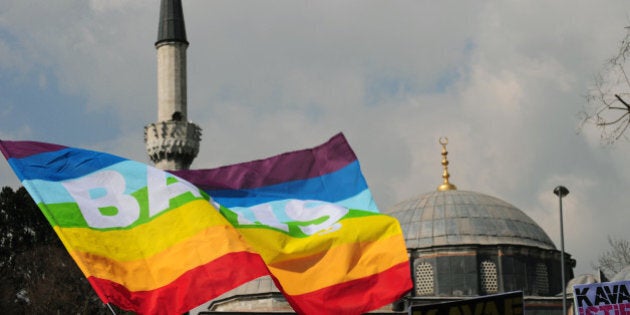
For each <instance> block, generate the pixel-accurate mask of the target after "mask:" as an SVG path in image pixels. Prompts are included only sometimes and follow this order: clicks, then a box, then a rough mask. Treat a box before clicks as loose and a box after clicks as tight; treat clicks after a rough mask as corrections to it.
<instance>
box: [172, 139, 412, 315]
mask: <svg viewBox="0 0 630 315" xmlns="http://www.w3.org/2000/svg"><path fill="white" fill-rule="evenodd" d="M174 174H176V175H177V176H179V177H181V178H184V179H186V180H188V181H190V182H191V183H193V184H194V185H196V186H197V187H200V188H201V189H203V190H204V191H205V192H206V193H207V194H209V195H211V196H212V198H213V200H214V201H216V202H217V203H218V204H220V210H221V212H222V213H223V214H224V216H225V217H226V218H227V219H228V220H229V221H230V223H232V225H233V226H234V227H236V229H237V231H238V232H239V233H241V235H243V236H244V238H245V239H246V240H247V242H248V243H249V244H250V245H251V246H252V248H254V249H255V250H256V251H257V252H258V253H260V254H261V256H262V257H263V259H264V260H265V262H266V263H267V266H268V268H269V270H270V272H271V275H272V277H273V278H274V281H275V283H276V285H277V286H278V288H279V289H280V290H281V291H282V293H283V294H284V295H285V297H286V298H287V301H288V302H289V303H290V304H291V306H292V307H293V309H294V310H295V311H296V312H298V313H302V314H361V313H365V312H368V311H370V310H373V309H377V308H379V307H382V306H384V305H386V304H388V303H392V302H394V301H396V300H397V299H399V298H400V297H401V296H402V295H403V294H405V293H406V292H407V291H409V290H410V289H411V288H412V282H411V273H410V266H409V259H408V256H407V251H406V248H405V243H404V238H403V235H402V231H401V229H400V225H399V223H398V221H397V220H396V219H394V218H392V217H390V216H387V215H384V214H381V213H379V211H378V209H377V207H376V204H375V203H374V200H373V198H372V195H371V193H370V190H369V189H368V186H367V183H366V181H365V179H364V177H363V175H362V173H361V170H360V167H359V162H358V160H357V158H356V155H355V154H354V152H353V151H352V149H351V148H350V146H349V144H348V143H347V141H346V139H345V137H344V136H343V134H338V135H336V136H334V137H333V138H331V139H330V140H329V141H328V142H326V143H324V144H322V145H320V146H318V147H315V148H312V149H306V150H300V151H294V152H289V153H285V154H281V155H278V156H274V157H271V158H268V159H263V160H257V161H252V162H248V163H241V164H235V165H230V166H224V167H220V168H217V169H210V170H183V171H176V172H174Z"/></svg>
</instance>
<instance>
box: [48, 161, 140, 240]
mask: <svg viewBox="0 0 630 315" xmlns="http://www.w3.org/2000/svg"><path fill="white" fill-rule="evenodd" d="M61 184H62V185H63V187H64V188H66V190H68V193H70V195H71V196H72V197H73V198H74V200H75V201H76V202H77V205H78V206H79V209H80V210H81V213H82V214H83V217H84V218H85V221H86V222H87V224H88V225H89V226H91V227H95V228H113V227H125V226H128V225H130V224H132V223H133V222H135V221H136V220H137V219H138V218H139V217H140V206H139V205H138V202H137V201H136V199H135V198H133V197H132V196H130V195H125V193H124V192H125V178H124V177H123V176H122V175H121V174H120V173H118V172H115V171H101V172H96V173H93V174H89V175H86V176H83V177H81V178H77V179H74V180H69V181H66V182H63V183H61ZM109 207H113V208H115V209H116V211H115V213H113V214H111V215H109V214H104V213H103V212H102V211H101V209H102V208H109Z"/></svg>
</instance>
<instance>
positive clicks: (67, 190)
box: [0, 141, 268, 314]
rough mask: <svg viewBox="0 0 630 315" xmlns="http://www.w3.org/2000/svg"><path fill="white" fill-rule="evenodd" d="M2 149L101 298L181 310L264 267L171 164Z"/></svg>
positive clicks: (160, 310)
mask: <svg viewBox="0 0 630 315" xmlns="http://www.w3.org/2000/svg"><path fill="white" fill-rule="evenodd" d="M0 150H2V153H3V154H4V156H5V157H6V159H7V160H8V162H9V164H10V165H11V167H12V168H13V170H14V171H15V173H16V174H17V176H18V178H19V179H20V181H21V182H22V185H24V187H25V188H26V189H27V190H28V192H29V193H30V195H31V197H32V198H33V199H34V200H35V202H36V203H37V205H38V206H39V208H40V209H41V210H42V212H43V213H44V215H45V216H46V218H47V219H48V221H49V222H50V224H51V225H52V227H53V229H54V230H55V232H56V233H57V235H58V236H59V238H60V239H61V241H62V242H63V244H64V245H65V247H66V249H67V250H68V252H69V253H70V255H71V256H72V258H74V260H75V261H76V263H77V264H78V265H79V268H80V269H81V270H82V271H83V273H84V274H85V276H86V277H87V279H88V281H89V282H90V284H91V285H92V287H93V288H94V290H95V291H96V293H97V294H98V296H99V297H100V298H101V300H102V301H103V302H104V303H112V304H114V305H117V306H119V307H120V308H123V309H127V310H132V311H135V312H137V313H144V314H181V313H184V312H186V311H188V310H189V309H191V308H193V307H195V306H197V305H199V304H202V303H203V302H206V301H208V300H210V299H213V298H215V297H217V296H219V295H220V294H222V293H224V292H226V291H228V290H231V289H233V288H235V287H237V286H239V285H240V284H243V283H245V282H247V281H250V280H252V279H255V278H258V277H260V276H263V275H266V274H268V270H267V268H266V266H265V264H264V262H263V261H262V260H261V259H260V256H259V255H258V254H257V253H255V252H253V251H252V250H251V249H250V247H249V246H248V245H247V244H246V242H245V241H244V240H243V239H242V237H241V236H240V235H239V234H238V233H237V232H236V230H235V229H234V228H233V227H232V226H231V224H230V223H229V222H228V221H227V220H226V219H225V218H224V217H223V216H222V215H221V214H220V213H219V212H218V211H217V209H216V208H215V207H214V206H213V205H212V203H211V202H209V201H211V200H210V199H209V197H208V195H206V194H205V193H204V192H203V191H200V190H199V189H198V188H196V187H195V186H193V185H191V184H190V183H188V182H186V181H184V180H182V179H180V178H178V177H176V176H173V175H172V174H169V173H166V172H164V171H161V170H158V169H156V168H153V167H150V166H147V165H144V164H142V163H138V162H134V161H130V160H127V159H124V158H121V157H117V156H113V155H109V154H105V153H100V152H94V151H88V150H82V149H75V148H68V147H64V146H59V145H54V144H47V143H40V142H27V141H23V142H21V141H0Z"/></svg>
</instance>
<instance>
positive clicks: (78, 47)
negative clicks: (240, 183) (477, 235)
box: [0, 0, 630, 273]
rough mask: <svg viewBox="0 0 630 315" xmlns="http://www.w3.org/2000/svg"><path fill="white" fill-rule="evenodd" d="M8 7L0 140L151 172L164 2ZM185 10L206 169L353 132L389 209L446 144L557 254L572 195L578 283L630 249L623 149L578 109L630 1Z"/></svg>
mask: <svg viewBox="0 0 630 315" xmlns="http://www.w3.org/2000/svg"><path fill="white" fill-rule="evenodd" d="M5 2H6V3H3V11H2V12H0V70H2V71H0V92H1V93H2V95H3V96H5V97H3V98H0V105H1V107H0V108H2V110H1V111H0V119H2V122H3V124H0V135H1V136H3V138H9V139H19V138H31V139H36V140H45V141H51V142H58V143H63V144H67V145H73V146H81V147H87V148H94V149H99V150H104V151H108V152H112V153H115V154H119V155H123V156H126V157H131V158H134V159H138V160H141V161H148V159H147V157H146V154H145V151H144V145H143V143H142V141H143V140H142V128H143V126H144V125H146V124H148V123H152V122H154V121H155V119H156V117H157V114H156V99H157V98H156V93H157V92H156V59H155V48H154V47H153V43H154V41H155V39H156V35H157V22H158V9H159V8H158V7H159V6H158V4H157V2H155V1H146V0H145V1H102V0H91V1H62V2H55V3H52V2H42V3H40V2H34V1H25V0H19V1H18V0H15V1H5ZM184 11H185V18H186V23H187V24H186V27H187V32H188V33H187V35H188V40H189V41H190V43H191V44H190V46H189V48H188V69H187V70H188V108H189V113H188V114H189V115H188V116H189V118H190V119H191V120H193V121H194V122H195V123H197V124H198V125H200V126H201V127H202V128H203V137H202V138H203V141H202V144H201V152H200V155H199V157H198V158H197V159H196V160H195V162H194V164H193V167H197V168H207V167H214V166H219V165H224V164H230V163H236V162H242V161H248V160H252V159H258V158H263V157H266V156H270V155H274V154H277V153H280V152H284V151H288V150H295V149H301V148H305V147H310V146H314V145H317V144H319V143H322V142H324V141H325V140H326V139H328V138H329V137H331V136H332V135H334V134H335V133H337V132H339V131H342V132H344V133H345V134H346V136H347V137H348V139H349V140H350V143H351V144H352V146H353V148H354V149H355V151H356V153H357V155H358V156H359V158H360V160H361V163H362V169H363V171H364V173H365V175H366V177H367V180H368V182H369V184H370V187H371V188H372V190H373V192H374V195H375V197H376V199H377V202H378V204H379V206H380V207H381V208H382V209H386V208H388V207H390V206H392V205H393V204H394V203H396V202H398V201H402V200H404V199H407V198H410V197H413V196H415V195H418V194H421V193H425V192H429V191H433V190H434V189H436V187H437V185H439V184H440V182H441V172H442V169H441V165H440V159H441V156H440V149H441V147H440V145H439V144H438V142H437V141H438V139H439V137H441V136H446V137H448V138H449V140H450V144H449V146H448V150H449V152H450V154H449V160H450V161H451V164H450V165H449V170H450V171H451V175H452V177H451V180H452V182H453V183H454V184H456V185H457V186H458V187H459V188H460V189H462V190H472V191H478V192H481V193H486V194H489V195H493V196H496V197H498V198H500V199H503V200H505V201H507V202H510V203H512V204H514V205H516V206H517V207H519V208H520V209H522V210H523V211H524V212H526V213H527V214H528V215H530V216H532V217H533V218H534V219H536V221H537V222H539V223H540V224H541V225H542V226H543V228H544V229H545V230H546V231H547V233H548V234H549V235H550V236H551V237H552V238H554V241H556V243H557V239H556V238H555V237H556V236H555V235H559V233H558V230H557V229H558V228H557V227H556V225H555V224H554V221H553V220H552V219H550V218H555V211H556V207H557V205H556V203H555V201H554V200H555V199H554V197H555V196H554V195H553V194H552V193H551V190H552V189H553V187H555V185H558V184H563V185H565V186H567V187H568V188H569V189H570V190H571V194H570V196H568V197H567V203H568V204H567V211H568V212H567V218H566V220H567V222H568V227H571V230H567V248H568V249H569V250H570V251H571V252H572V253H573V254H574V257H575V258H577V259H578V270H577V272H578V273H580V272H587V271H589V269H590V266H589V264H590V260H592V259H593V257H596V254H597V252H598V251H599V250H600V249H601V246H605V243H604V242H605V240H606V238H605V235H603V236H602V235H600V234H606V233H615V234H616V233H620V234H622V236H624V237H630V235H629V234H628V232H626V231H627V230H628V229H625V227H624V226H623V225H624V222H625V220H624V210H623V209H624V207H625V205H626V204H628V202H630V200H629V199H628V197H626V195H627V194H626V193H625V191H624V187H625V186H626V185H627V184H628V181H629V180H630V167H629V166H628V163H627V162H626V160H625V156H627V153H628V152H626V151H627V150H628V149H627V143H619V144H618V146H617V147H616V148H610V147H602V146H600V145H599V144H598V142H597V141H598V140H597V132H596V131H594V130H590V129H587V131H586V132H584V133H582V134H579V135H578V134H576V133H575V128H576V125H577V118H576V116H575V114H576V113H577V112H578V111H579V110H580V109H581V108H582V105H583V104H584V103H585V100H584V98H583V95H584V94H585V92H586V91H587V89H588V87H589V86H590V85H591V83H592V77H593V75H594V74H595V73H597V71H598V70H599V69H600V67H601V65H602V64H603V62H604V60H605V59H606V58H607V57H609V55H611V53H613V52H614V51H615V49H616V47H617V46H616V45H617V42H618V40H619V39H620V38H621V37H622V36H623V35H624V33H623V32H624V31H625V30H624V28H623V27H624V26H626V24H627V21H628V19H627V16H628V13H627V12H628V9H627V3H625V1H615V0H610V1H606V2H605V4H603V3H593V2H591V1H577V2H576V1H571V2H569V1H557V2H548V1H538V2H518V1H517V2H501V1H484V2H470V3H462V2H459V1H458V2H456V1H439V2H437V1H395V2H392V1H317V2H312V1H311V2H299V1H274V2H266V1H256V2H252V1H233V0H230V1H201V0H195V1H193V0H191V1H185V2H184ZM7 167H8V166H6V165H5V167H2V168H0V175H2V181H3V183H7V184H12V185H13V184H14V183H15V181H13V180H11V179H8V178H11V176H12V175H8V171H7ZM5 175H6V176H5ZM593 213H596V214H599V213H601V214H603V215H594V214H593ZM568 227H567V228H568ZM589 227H594V230H593V229H591V230H589ZM580 231H584V233H581V232H580Z"/></svg>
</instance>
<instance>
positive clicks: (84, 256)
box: [70, 226, 249, 291]
mask: <svg viewBox="0 0 630 315" xmlns="http://www.w3.org/2000/svg"><path fill="white" fill-rule="evenodd" d="M227 229H228V228H227V227H225V226H214V227H210V228H207V229H205V230H203V231H201V233H198V234H197V235H195V236H193V237H191V238H188V239H186V240H184V241H183V242H181V243H178V244H175V245H173V246H171V247H169V248H167V249H166V250H164V251H163V252H160V253H158V254H157V255H154V256H152V257H149V258H145V259H139V260H134V261H126V262H121V261H116V260H113V259H110V258H107V257H103V256H98V255H94V254H90V253H83V252H78V251H73V252H71V253H70V254H71V255H72V257H73V258H74V259H75V260H77V261H81V262H82V266H83V268H87V269H88V270H83V272H84V273H85V276H86V277H89V276H94V277H97V278H101V279H106V280H111V281H114V282H116V283H119V284H122V285H123V286H125V287H126V288H127V289H128V290H130V291H146V290H153V289H157V288H159V287H162V286H165V285H167V284H169V283H171V282H172V281H173V280H175V279H177V278H178V277H179V276H181V275H182V274H183V273H185V272H187V271H189V270H191V269H193V268H195V267H198V266H200V265H203V264H206V263H208V262H212V261H213V260H215V259H217V258H219V257H221V256H223V255H225V254H229V253H233V252H241V251H249V250H248V247H247V245H245V244H244V243H243V242H242V240H240V239H237V237H236V236H235V237H230V236H232V235H235V234H236V232H235V231H233V230H231V231H226V230H227ZM226 235H228V237H226ZM234 267H235V266H234Z"/></svg>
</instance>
